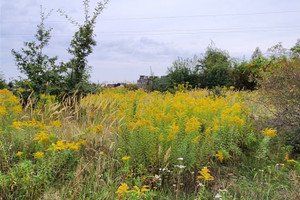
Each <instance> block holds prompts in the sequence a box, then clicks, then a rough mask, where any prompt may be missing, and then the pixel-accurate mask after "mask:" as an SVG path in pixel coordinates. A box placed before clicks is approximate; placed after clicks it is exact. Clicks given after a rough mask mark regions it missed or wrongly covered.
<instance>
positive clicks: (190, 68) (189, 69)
mask: <svg viewBox="0 0 300 200" xmlns="http://www.w3.org/2000/svg"><path fill="white" fill-rule="evenodd" d="M197 60H198V58H197V57H196V56H194V58H192V59H189V58H187V59H183V58H178V59H177V60H176V61H174V62H173V66H172V67H170V68H168V79H167V80H169V82H170V84H169V86H170V87H174V86H176V85H178V84H186V83H187V82H188V83H189V84H190V85H191V86H192V87H193V88H195V87H196V86H197V84H198V80H197V74H196V71H195V67H196V65H197Z"/></svg>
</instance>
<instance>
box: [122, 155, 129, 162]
mask: <svg viewBox="0 0 300 200" xmlns="http://www.w3.org/2000/svg"><path fill="white" fill-rule="evenodd" d="M129 159H130V156H123V157H122V160H124V161H125V160H129Z"/></svg>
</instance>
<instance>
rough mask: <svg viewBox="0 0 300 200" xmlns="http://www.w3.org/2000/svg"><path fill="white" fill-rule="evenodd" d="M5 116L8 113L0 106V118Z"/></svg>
mask: <svg viewBox="0 0 300 200" xmlns="http://www.w3.org/2000/svg"><path fill="white" fill-rule="evenodd" d="M7 114H8V112H7V110H6V108H5V107H4V106H1V105H0V116H1V115H2V116H4V115H7Z"/></svg>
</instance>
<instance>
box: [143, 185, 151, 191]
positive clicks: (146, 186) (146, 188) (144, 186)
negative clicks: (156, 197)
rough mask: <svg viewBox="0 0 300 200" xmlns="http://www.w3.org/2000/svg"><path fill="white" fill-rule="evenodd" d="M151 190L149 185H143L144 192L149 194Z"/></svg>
mask: <svg viewBox="0 0 300 200" xmlns="http://www.w3.org/2000/svg"><path fill="white" fill-rule="evenodd" d="M149 190H150V186H149V185H143V187H142V190H141V191H142V192H148V191H149Z"/></svg>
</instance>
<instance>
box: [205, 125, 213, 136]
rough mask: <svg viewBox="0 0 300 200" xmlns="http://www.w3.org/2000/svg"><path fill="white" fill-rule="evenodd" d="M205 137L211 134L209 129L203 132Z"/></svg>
mask: <svg viewBox="0 0 300 200" xmlns="http://www.w3.org/2000/svg"><path fill="white" fill-rule="evenodd" d="M204 133H205V135H209V134H210V133H211V128H210V127H208V128H207V129H206V130H205V131H204Z"/></svg>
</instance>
